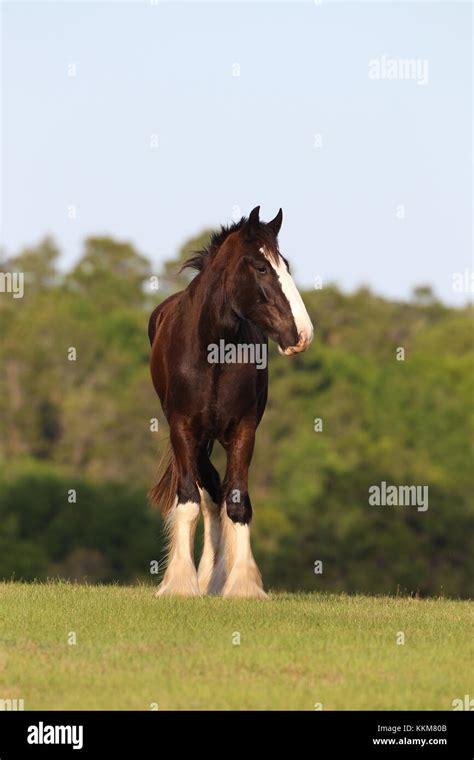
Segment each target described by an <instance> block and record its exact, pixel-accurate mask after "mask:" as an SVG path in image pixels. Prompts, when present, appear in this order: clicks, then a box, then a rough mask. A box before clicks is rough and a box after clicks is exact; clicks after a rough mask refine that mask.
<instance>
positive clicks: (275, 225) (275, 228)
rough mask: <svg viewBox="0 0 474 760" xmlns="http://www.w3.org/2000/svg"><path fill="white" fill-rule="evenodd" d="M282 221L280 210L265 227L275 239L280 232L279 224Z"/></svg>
mask: <svg viewBox="0 0 474 760" xmlns="http://www.w3.org/2000/svg"><path fill="white" fill-rule="evenodd" d="M282 221H283V211H282V210H281V209H280V210H279V212H278V214H277V215H276V217H275V218H274V219H272V221H271V222H268V224H267V227H269V228H270V229H271V231H272V232H273V234H274V235H275V237H276V236H277V235H278V233H279V232H280V227H281V223H282Z"/></svg>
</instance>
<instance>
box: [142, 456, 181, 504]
mask: <svg viewBox="0 0 474 760" xmlns="http://www.w3.org/2000/svg"><path fill="white" fill-rule="evenodd" d="M161 467H162V468H163V473H162V475H161V478H160V479H159V481H158V483H157V484H156V486H153V488H152V489H151V490H150V492H149V494H148V499H149V501H150V504H151V505H152V506H154V507H160V508H161V512H162V514H163V516H164V517H166V515H168V514H169V512H170V511H171V509H172V507H173V504H174V503H175V500H176V492H177V489H178V468H177V466H176V459H175V456H174V452H173V448H172V446H171V444H169V446H168V449H167V450H166V452H165V454H164V456H163V459H162V461H161Z"/></svg>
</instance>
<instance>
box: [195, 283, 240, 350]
mask: <svg viewBox="0 0 474 760" xmlns="http://www.w3.org/2000/svg"><path fill="white" fill-rule="evenodd" d="M197 279H199V282H196V286H197V287H196V290H195V298H196V300H197V303H198V304H199V305H200V310H199V316H198V320H197V330H198V337H199V342H200V344H201V345H202V346H203V347H204V348H205V349H207V346H208V345H209V343H217V342H218V341H219V340H221V339H224V340H226V341H228V342H233V341H234V340H235V339H236V337H237V333H238V330H239V324H240V320H239V318H238V317H237V315H236V314H235V313H234V311H233V310H232V307H231V305H230V303H229V299H228V296H227V294H226V289H225V273H224V271H223V270H221V271H215V270H212V269H209V270H208V271H205V272H203V273H202V274H201V276H200V277H199V278H197Z"/></svg>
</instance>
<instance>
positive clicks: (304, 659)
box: [0, 583, 474, 710]
mask: <svg viewBox="0 0 474 760" xmlns="http://www.w3.org/2000/svg"><path fill="white" fill-rule="evenodd" d="M473 622H474V615H473V609H472V604H471V603H470V602H465V601H463V602H462V601H451V600H445V599H434V600H427V601H421V600H417V599H411V598H400V597H394V598H389V597H378V598H376V597H364V596H345V595H325V594H316V593H315V594H278V595H274V596H272V597H271V599H270V601H268V602H257V601H237V600H236V601H226V600H223V599H219V598H209V597H207V598H202V599H164V598H161V599H156V598H154V596H153V589H152V588H151V587H150V586H134V587H118V586H112V587H111V586H84V585H71V584H66V583H51V584H32V585H28V584H21V583H4V584H0V699H8V698H12V699H13V698H17V699H23V700H24V706H25V709H26V710H29V709H30V710H32V709H46V710H58V709H118V710H120V709H135V710H149V709H151V705H152V704H153V703H157V704H158V706H159V709H160V710H171V709H178V710H179V709H190V710H202V709H237V710H242V709H283V710H288V709H290V710H291V709H301V710H314V709H315V704H316V703H322V705H323V709H325V710H335V709H339V710H340V709H362V710H365V709H377V710H383V709H396V710H398V709H441V710H450V709H452V705H451V703H452V700H453V699H456V698H458V697H459V698H463V697H464V695H465V694H471V695H474V674H473V659H474V658H473V643H472V641H473V640H472V624H473ZM71 632H74V634H75V637H76V644H71V643H69V640H71V641H72V640H73V636H71V635H70V633H71ZM399 632H403V633H404V634H405V644H404V645H402V644H397V634H398V633H399ZM237 634H240V645H238V644H236V643H234V642H237V641H238V635H237Z"/></svg>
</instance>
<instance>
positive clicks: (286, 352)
mask: <svg viewBox="0 0 474 760" xmlns="http://www.w3.org/2000/svg"><path fill="white" fill-rule="evenodd" d="M312 340H313V332H312V331H311V333H310V334H309V335H308V334H307V333H306V332H301V333H300V334H299V337H298V343H297V344H296V346H288V347H287V348H282V347H281V346H278V350H279V352H280V354H283V356H293V355H294V354H301V353H303V351H307V349H308V348H309V344H310V343H311V341H312Z"/></svg>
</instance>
